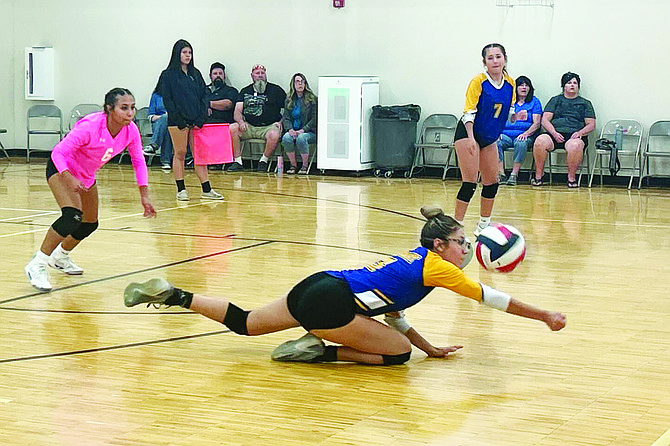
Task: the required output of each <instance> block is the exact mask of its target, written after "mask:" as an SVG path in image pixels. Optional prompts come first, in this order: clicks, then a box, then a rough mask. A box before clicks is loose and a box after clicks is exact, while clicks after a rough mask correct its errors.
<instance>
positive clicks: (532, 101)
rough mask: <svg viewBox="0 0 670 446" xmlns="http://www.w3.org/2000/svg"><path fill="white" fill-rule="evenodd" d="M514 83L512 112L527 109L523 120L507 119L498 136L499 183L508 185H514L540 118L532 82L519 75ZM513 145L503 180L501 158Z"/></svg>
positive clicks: (540, 111)
mask: <svg viewBox="0 0 670 446" xmlns="http://www.w3.org/2000/svg"><path fill="white" fill-rule="evenodd" d="M514 83H515V84H516V102H515V103H514V112H515V113H518V112H520V111H521V110H527V111H528V117H527V118H526V119H524V120H519V119H517V120H516V121H515V122H514V123H511V122H509V121H507V123H506V124H505V129H504V130H503V132H502V135H500V138H498V144H497V146H498V159H499V180H498V182H499V183H503V182H505V181H506V182H507V185H508V186H516V183H517V178H518V176H519V169H521V164H522V163H523V160H524V159H525V158H526V151H527V150H528V148H529V147H533V141H534V139H535V138H534V136H535V133H536V132H537V131H538V130H540V119H541V118H542V104H540V100H539V99H538V98H536V97H535V95H534V94H533V93H534V92H535V89H534V88H533V83H532V82H531V81H530V79H528V78H527V77H526V76H519V77H517V78H516V80H515V81H514ZM511 147H514V167H513V168H512V173H510V175H509V178H507V180H505V165H504V164H503V159H504V156H505V149H509V148H511Z"/></svg>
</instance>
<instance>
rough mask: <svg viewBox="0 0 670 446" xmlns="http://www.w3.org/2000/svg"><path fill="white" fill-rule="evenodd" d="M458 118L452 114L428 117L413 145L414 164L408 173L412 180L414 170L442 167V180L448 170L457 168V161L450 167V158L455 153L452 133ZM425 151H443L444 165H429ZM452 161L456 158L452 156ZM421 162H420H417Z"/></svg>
mask: <svg viewBox="0 0 670 446" xmlns="http://www.w3.org/2000/svg"><path fill="white" fill-rule="evenodd" d="M457 124H458V118H457V117H456V116H454V115H452V114H433V115H430V116H428V117H427V118H426V119H425V120H424V121H423V124H422V125H421V133H420V134H419V140H418V142H417V143H416V144H414V148H415V153H414V162H413V163H412V168H411V169H410V171H409V178H412V175H413V174H414V169H416V168H419V167H442V168H443V171H442V180H444V179H445V178H446V177H447V172H448V171H449V169H453V168H457V167H458V164H457V163H458V161H457V160H456V162H455V163H454V165H453V166H451V157H452V156H454V154H455V153H456V151H455V146H454V133H455V132H456V125H457ZM426 150H432V151H445V152H446V161H445V163H444V164H437V163H429V162H427V161H426ZM454 159H456V157H455V156H454ZM419 160H421V162H419Z"/></svg>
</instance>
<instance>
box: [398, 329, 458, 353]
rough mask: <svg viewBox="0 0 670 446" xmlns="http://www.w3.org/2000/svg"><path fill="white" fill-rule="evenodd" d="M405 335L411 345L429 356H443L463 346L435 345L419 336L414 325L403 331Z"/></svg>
mask: <svg viewBox="0 0 670 446" xmlns="http://www.w3.org/2000/svg"><path fill="white" fill-rule="evenodd" d="M405 336H407V339H409V342H411V343H412V345H413V346H415V347H417V348H420V349H421V350H423V352H424V353H426V354H427V355H428V356H430V357H431V358H444V357H446V356H447V355H448V354H449V353H453V352H455V351H456V350H459V349H461V348H463V346H462V345H451V346H449V347H435V346H434V345H433V344H431V343H430V342H428V340H427V339H426V338H424V337H423V336H421V334H420V333H419V332H418V331H416V330H415V329H414V327H411V328H410V329H409V330H407V331H406V332H405Z"/></svg>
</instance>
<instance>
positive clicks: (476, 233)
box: [474, 223, 490, 238]
mask: <svg viewBox="0 0 670 446" xmlns="http://www.w3.org/2000/svg"><path fill="white" fill-rule="evenodd" d="M489 224H490V223H489ZM489 224H485V225H482V224H481V223H477V227H476V228H475V232H474V234H475V238H477V237H479V234H481V233H482V231H483V230H484V229H486V228H487V227H488V226H489Z"/></svg>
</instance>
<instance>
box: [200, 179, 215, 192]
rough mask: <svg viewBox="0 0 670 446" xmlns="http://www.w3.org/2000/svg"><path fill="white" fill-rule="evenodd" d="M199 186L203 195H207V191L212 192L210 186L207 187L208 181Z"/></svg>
mask: <svg viewBox="0 0 670 446" xmlns="http://www.w3.org/2000/svg"><path fill="white" fill-rule="evenodd" d="M200 186H202V191H203V192H204V193H207V192H209V191H211V190H212V186H210V185H209V181H205V182H204V183H202V184H201V185H200Z"/></svg>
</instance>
